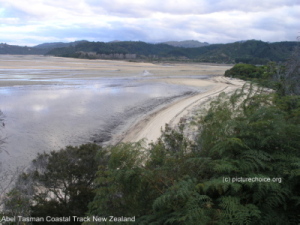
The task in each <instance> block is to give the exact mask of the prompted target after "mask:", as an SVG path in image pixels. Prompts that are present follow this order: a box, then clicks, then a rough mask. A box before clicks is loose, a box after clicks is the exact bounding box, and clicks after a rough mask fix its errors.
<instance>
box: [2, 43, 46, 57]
mask: <svg viewBox="0 0 300 225" xmlns="http://www.w3.org/2000/svg"><path fill="white" fill-rule="evenodd" d="M48 51H49V50H48V49H37V48H34V47H27V46H24V47H22V46H17V45H8V44H5V43H1V44H0V54H9V55H44V54H46V53H47V52H48Z"/></svg>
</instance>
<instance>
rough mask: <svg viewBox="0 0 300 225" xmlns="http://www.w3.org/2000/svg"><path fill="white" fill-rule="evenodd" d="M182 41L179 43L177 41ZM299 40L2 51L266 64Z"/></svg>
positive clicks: (5, 48)
mask: <svg viewBox="0 0 300 225" xmlns="http://www.w3.org/2000/svg"><path fill="white" fill-rule="evenodd" d="M177 44H178V43H177ZM295 46H297V42H276V43H267V42H263V41H256V40H250V41H245V42H235V43H229V44H212V45H207V46H203V47H197V48H195V47H190V48H184V47H176V46H172V45H170V44H163V43H161V44H149V43H145V42H141V41H138V42H134V41H117V42H107V43H104V42H88V41H77V42H70V43H59V42H58V43H45V44H41V45H37V46H35V47H20V46H13V45H7V44H1V45H0V54H33V55H35V54H47V55H54V56H61V57H75V58H88V59H97V58H103V59H131V60H133V59H137V60H138V59H142V60H155V61H157V60H175V61H188V62H211V63H239V62H243V63H250V64H266V63H268V62H270V61H275V62H280V61H285V60H286V59H287V58H288V56H289V55H290V54H291V52H292V50H293V48H294V47H295Z"/></svg>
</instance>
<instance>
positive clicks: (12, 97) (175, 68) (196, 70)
mask: <svg viewBox="0 0 300 225" xmlns="http://www.w3.org/2000/svg"><path fill="white" fill-rule="evenodd" d="M229 68H230V66H227V65H225V66H224V65H208V64H207V65H206V64H203V65H201V64H151V63H141V62H139V63H133V62H126V61H109V60H84V59H70V58H57V57H45V56H12V55H1V56H0V110H1V111H2V112H3V114H4V118H3V119H4V121H3V122H4V123H3V125H2V127H1V137H2V138H5V144H4V145H2V146H1V149H2V152H1V153H0V156H1V157H0V161H1V163H2V166H3V168H6V169H10V170H14V169H15V168H16V167H22V168H25V167H26V166H28V165H29V163H30V161H31V160H32V159H34V158H35V156H36V155H37V153H41V152H44V151H45V152H49V151H51V150H59V149H61V148H63V147H65V146H67V145H80V144H83V143H87V142H95V143H99V144H107V143H109V141H110V140H111V138H112V137H113V136H114V135H120V134H121V133H122V132H125V131H126V129H128V128H129V127H130V126H131V125H132V124H134V123H135V122H137V121H138V120H140V119H142V118H144V117H145V116H147V115H149V114H151V113H153V112H155V111H157V110H159V109H161V108H162V107H164V106H166V105H168V104H171V103H174V102H176V101H179V100H180V99H183V98H186V97H188V96H193V95H196V94H199V93H203V92H206V91H208V90H210V89H211V88H212V87H213V86H214V85H213V84H212V83H210V82H207V79H209V78H210V77H213V76H219V75H223V74H224V71H225V70H226V69H229ZM170 78H172V80H173V81H174V79H176V81H178V80H182V81H185V82H167V81H168V80H170ZM187 80H189V81H193V82H194V80H197V81H201V82H202V84H203V85H200V86H199V85H193V82H187ZM187 83H188V84H187Z"/></svg>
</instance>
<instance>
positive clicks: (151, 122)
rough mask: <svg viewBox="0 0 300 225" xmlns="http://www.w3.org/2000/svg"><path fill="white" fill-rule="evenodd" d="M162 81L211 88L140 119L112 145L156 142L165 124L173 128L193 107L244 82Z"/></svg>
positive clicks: (220, 77) (234, 88)
mask: <svg viewBox="0 0 300 225" xmlns="http://www.w3.org/2000/svg"><path fill="white" fill-rule="evenodd" d="M162 81H164V82H168V83H173V84H174V83H176V84H181V85H192V86H197V87H200V86H201V87H203V86H212V89H209V90H208V91H206V92H203V93H200V94H197V95H194V96H189V97H187V98H184V99H181V100H179V101H176V102H173V103H171V104H169V105H166V106H165V107H163V108H162V109H160V110H158V111H156V112H154V113H152V114H150V115H148V116H146V117H144V118H140V119H139V120H138V122H136V123H135V124H133V125H132V126H131V127H130V128H129V129H128V130H127V131H126V132H125V133H123V134H121V135H119V136H116V137H115V138H114V139H113V140H112V143H118V142H136V141H139V140H141V139H145V142H146V143H150V142H153V141H156V140H157V139H158V138H159V137H160V135H161V129H164V127H165V124H169V125H170V126H173V127H174V126H175V125H176V124H178V123H179V121H180V118H182V117H184V116H186V115H187V114H188V113H189V112H190V111H191V110H192V109H193V108H194V107H199V105H203V104H204V103H206V102H209V101H210V100H211V99H212V98H214V97H216V96H218V95H219V94H220V93H221V92H226V93H230V92H233V91H235V90H236V89H238V88H240V87H242V85H243V84H244V82H243V81H241V80H236V79H234V80H231V79H229V78H226V77H223V76H218V77H212V78H210V79H208V80H205V81H203V80H196V79H195V80H193V79H189V80H187V79H172V78H171V79H164V80H162Z"/></svg>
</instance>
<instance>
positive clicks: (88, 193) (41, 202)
mask: <svg viewBox="0 0 300 225" xmlns="http://www.w3.org/2000/svg"><path fill="white" fill-rule="evenodd" d="M98 152H99V155H101V156H102V157H101V158H99V160H96V158H95V157H96V154H97V153H98ZM105 153H106V152H105V151H104V150H102V148H101V147H99V146H98V145H95V144H85V145H82V146H79V147H71V146H67V147H66V148H65V149H62V150H60V151H52V152H50V153H43V154H39V155H38V156H37V158H36V159H35V160H33V162H32V167H31V168H30V170H29V171H28V172H26V173H23V174H21V175H20V177H19V179H18V182H17V184H16V187H15V188H14V189H13V190H12V191H11V192H9V193H8V195H7V201H6V204H5V208H6V213H7V214H11V213H13V212H14V211H16V210H17V209H18V208H20V210H21V209H22V210H25V209H24V208H26V207H25V206H28V207H27V208H26V210H27V212H29V211H30V215H31V216H32V217H44V218H45V217H46V216H53V217H67V216H74V215H75V216H84V215H85V212H86V211H87V205H88V203H89V202H90V201H91V200H92V199H93V198H94V192H93V191H94V179H95V176H96V171H97V168H98V165H99V163H105V161H106V158H105ZM20 210H19V211H20ZM19 211H18V212H19ZM19 213H20V215H22V216H25V214H22V212H19ZM45 223H46V222H45ZM36 224H43V222H40V223H36ZM62 224H64V223H62ZM66 224H78V223H76V222H73V223H72V222H71V223H68V222H66Z"/></svg>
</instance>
